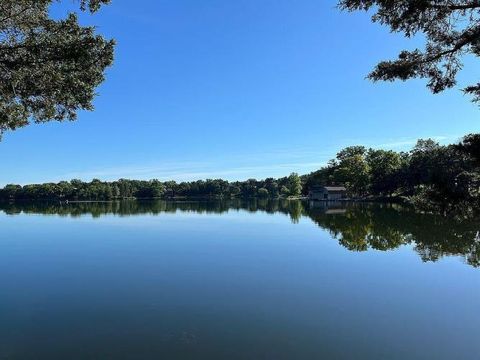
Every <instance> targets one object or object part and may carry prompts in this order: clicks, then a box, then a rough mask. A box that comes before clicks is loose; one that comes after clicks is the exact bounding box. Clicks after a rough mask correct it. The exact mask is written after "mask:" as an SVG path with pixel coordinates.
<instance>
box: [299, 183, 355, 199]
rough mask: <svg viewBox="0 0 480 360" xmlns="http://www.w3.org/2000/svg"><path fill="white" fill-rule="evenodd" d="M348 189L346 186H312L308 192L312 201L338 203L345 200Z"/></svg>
mask: <svg viewBox="0 0 480 360" xmlns="http://www.w3.org/2000/svg"><path fill="white" fill-rule="evenodd" d="M346 195H347V189H346V188H345V187H344V186H312V187H311V188H310V191H309V192H308V197H309V199H310V200H321V201H338V200H342V199H345V198H346Z"/></svg>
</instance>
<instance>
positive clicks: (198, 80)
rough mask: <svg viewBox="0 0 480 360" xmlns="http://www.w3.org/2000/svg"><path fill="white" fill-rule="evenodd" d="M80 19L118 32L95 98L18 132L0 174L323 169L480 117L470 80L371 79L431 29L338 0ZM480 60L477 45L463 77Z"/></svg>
mask: <svg viewBox="0 0 480 360" xmlns="http://www.w3.org/2000/svg"><path fill="white" fill-rule="evenodd" d="M66 3H67V4H68V6H70V5H72V2H71V1H66ZM133 3H135V5H133ZM64 10H65V9H61V8H58V7H57V8H55V9H53V12H54V13H55V14H56V16H59V14H61V13H62V11H64ZM81 20H82V22H83V23H85V24H90V23H91V24H96V25H98V31H99V32H100V33H102V34H105V35H106V36H107V37H113V38H115V39H116V40H117V43H118V46H117V49H116V60H115V64H114V66H113V67H112V68H110V69H109V70H108V73H107V79H106V82H105V83H104V84H103V85H102V86H101V87H100V88H99V89H98V92H99V96H98V98H97V99H96V100H95V108H96V109H95V111H94V112H82V113H80V114H79V119H78V121H77V122H71V123H70V122H64V123H49V124H46V125H34V126H30V127H27V128H24V129H20V130H18V131H15V132H10V133H6V134H5V136H4V139H3V141H2V142H0V163H1V164H2V170H1V171H0V185H4V184H6V183H21V184H25V183H35V182H45V181H59V180H62V179H71V178H81V179H84V180H90V179H92V178H94V177H97V178H100V179H103V180H112V179H117V178H120V177H125V178H136V179H150V178H159V179H174V180H192V179H199V178H217V177H222V178H226V179H230V180H233V179H240V180H241V179H246V178H250V177H256V178H264V177H268V176H275V177H276V176H283V175H287V174H288V173H290V172H292V171H296V172H299V173H307V172H310V171H312V170H315V169H317V168H318V167H320V166H321V165H322V164H324V163H325V162H326V161H327V160H328V159H329V158H331V157H333V156H334V155H335V153H336V152H337V151H338V150H339V149H340V148H342V147H344V146H347V145H353V144H363V145H367V146H372V147H383V148H392V149H396V150H405V149H408V148H410V147H411V146H412V144H413V143H414V141H415V139H417V138H426V137H434V138H436V139H438V140H440V141H442V142H453V141H455V140H457V139H458V138H459V137H460V136H462V135H464V134H466V133H468V132H478V130H479V127H480V118H479V116H480V109H479V108H478V107H477V106H476V105H474V104H472V103H470V102H469V98H468V97H466V96H464V95H463V94H462V93H461V92H460V91H459V90H458V89H455V90H451V91H447V92H445V93H443V94H441V95H432V94H431V93H429V92H428V91H427V89H426V88H425V82H424V81H421V80H415V81H410V82H407V83H401V82H397V83H388V84H382V83H380V84H373V83H371V82H369V81H367V80H365V75H366V74H367V73H368V72H369V70H370V69H371V68H372V67H373V66H374V64H375V63H376V62H377V61H379V60H381V59H386V58H390V57H393V56H395V55H396V54H397V52H398V51H399V50H401V49H403V48H412V47H415V46H421V45H422V42H421V39H415V40H407V39H404V38H403V37H402V36H400V35H392V34H390V33H389V32H388V29H386V28H384V27H381V26H380V25H376V24H372V23H371V22H370V19H369V17H368V15H367V14H365V13H356V14H348V13H341V12H339V11H338V10H337V9H336V8H335V1H334V0H302V1H291V0H262V1H259V0H236V1H225V0H208V1H198V0H161V1H159V0H142V1H138V2H137V1H136V2H131V1H125V0H113V2H112V4H111V5H110V6H107V7H104V8H103V9H102V10H101V12H99V13H98V14H96V15H95V16H86V15H83V16H82V18H81ZM478 70H479V66H477V65H476V64H475V61H474V60H472V59H468V60H467V64H466V67H465V69H464V71H463V72H462V73H461V76H460V85H462V84H463V85H465V84H467V83H468V82H467V81H470V82H472V83H474V82H477V81H478V73H479V71H478Z"/></svg>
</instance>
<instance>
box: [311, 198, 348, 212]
mask: <svg viewBox="0 0 480 360" xmlns="http://www.w3.org/2000/svg"><path fill="white" fill-rule="evenodd" d="M309 209H311V210H317V211H318V210H320V212H322V213H323V214H326V215H334V214H345V212H346V211H347V209H346V206H345V202H342V201H310V203H309Z"/></svg>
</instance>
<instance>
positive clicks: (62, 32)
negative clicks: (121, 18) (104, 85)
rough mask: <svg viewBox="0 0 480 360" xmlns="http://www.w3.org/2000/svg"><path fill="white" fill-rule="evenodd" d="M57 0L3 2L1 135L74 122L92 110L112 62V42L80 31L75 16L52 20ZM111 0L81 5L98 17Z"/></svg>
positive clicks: (92, 30)
mask: <svg viewBox="0 0 480 360" xmlns="http://www.w3.org/2000/svg"><path fill="white" fill-rule="evenodd" d="M53 2H54V0H2V1H1V2H0V134H1V133H2V132H4V131H5V130H14V129H17V128H19V127H22V126H26V125H28V124H29V123H30V122H32V121H33V122H37V123H41V122H47V121H51V120H57V121H62V120H75V119H76V116H77V112H78V110H92V109H93V104H92V100H93V98H94V96H95V89H96V87H97V86H98V85H99V84H100V83H101V82H102V81H103V80H104V76H105V75H104V72H105V69H106V68H107V67H108V66H110V65H111V64H112V62H113V52H114V41H113V40H106V39H105V38H104V37H102V36H101V35H97V34H96V33H95V28H94V27H91V26H81V25H80V24H79V22H78V17H77V15H76V14H75V13H70V14H68V15H67V17H66V18H65V19H60V20H56V19H52V18H51V17H50V13H49V8H50V5H51V4H52V3H53ZM109 2H110V0H80V1H79V2H78V4H79V8H80V10H81V11H89V12H91V13H93V12H96V11H97V10H98V9H99V8H100V6H101V5H102V4H107V3H109Z"/></svg>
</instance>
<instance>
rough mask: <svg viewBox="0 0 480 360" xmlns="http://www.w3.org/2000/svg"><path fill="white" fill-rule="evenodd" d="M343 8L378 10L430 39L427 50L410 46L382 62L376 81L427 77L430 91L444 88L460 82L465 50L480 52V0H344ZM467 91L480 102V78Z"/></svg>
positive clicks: (377, 17) (379, 16)
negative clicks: (411, 48) (458, 79)
mask: <svg viewBox="0 0 480 360" xmlns="http://www.w3.org/2000/svg"><path fill="white" fill-rule="evenodd" d="M339 7H340V8H341V9H343V10H347V11H355V10H365V11H367V10H370V9H373V10H374V14H373V16H372V21H373V22H378V23H380V24H382V25H386V26H389V27H390V30H391V31H392V32H400V33H403V34H404V35H405V36H406V37H412V36H414V35H416V34H417V33H421V34H423V35H424V36H425V38H426V46H425V49H423V50H420V49H414V50H404V51H402V52H400V54H399V56H398V59H396V60H390V61H382V62H380V63H379V64H378V65H377V66H376V68H375V69H374V70H373V71H372V72H371V73H370V75H369V78H370V79H372V80H374V81H378V80H384V81H393V80H397V79H399V80H408V79H412V78H426V79H428V83H427V86H428V87H429V88H430V90H431V91H432V92H433V93H439V92H441V91H443V90H445V89H447V88H451V87H453V86H455V85H456V75H457V73H458V71H459V70H461V69H462V66H463V64H462V61H461V58H462V57H463V56H464V55H467V54H472V55H474V56H480V1H479V0H395V1H392V0H340V1H339ZM463 91H464V92H465V93H468V94H471V95H473V101H475V102H479V101H480V83H473V84H470V85H469V86H467V87H465V88H464V89H463Z"/></svg>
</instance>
